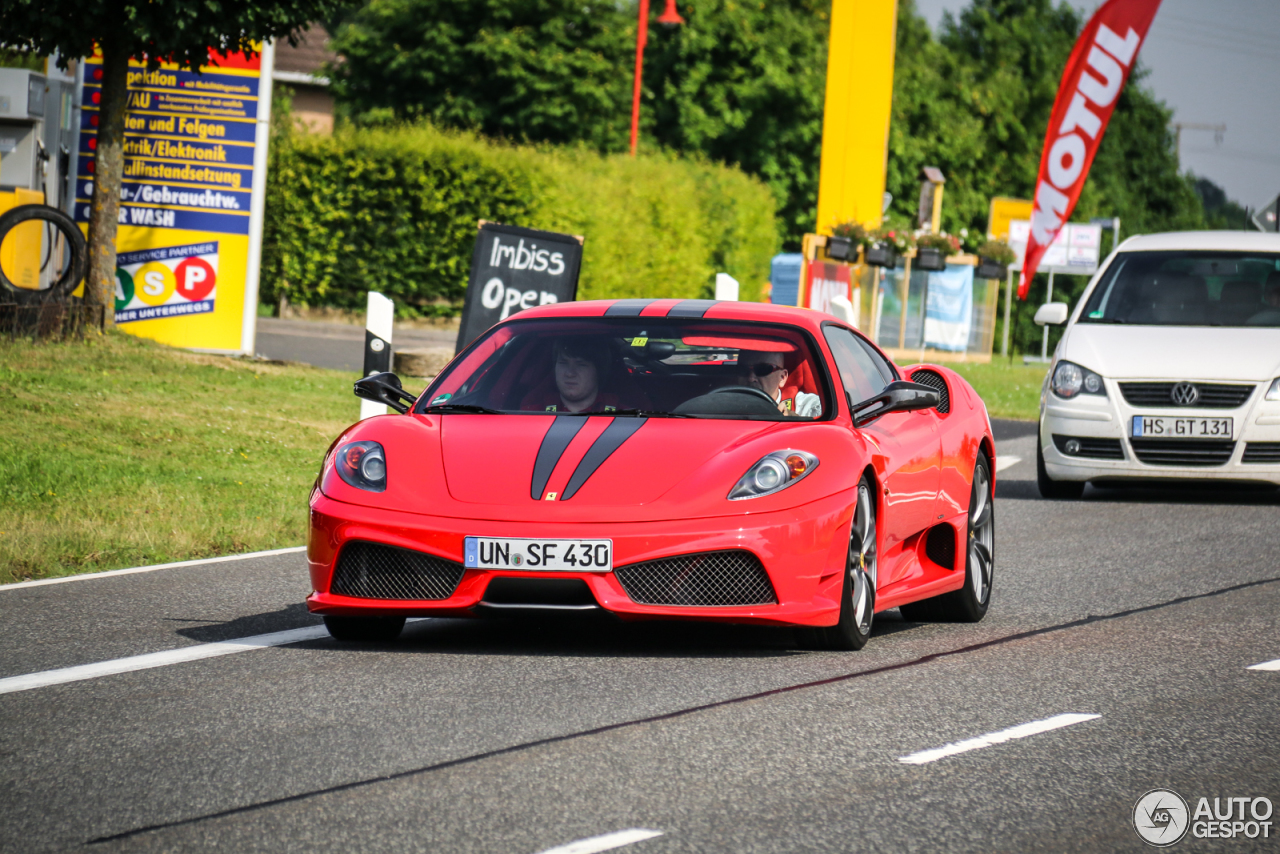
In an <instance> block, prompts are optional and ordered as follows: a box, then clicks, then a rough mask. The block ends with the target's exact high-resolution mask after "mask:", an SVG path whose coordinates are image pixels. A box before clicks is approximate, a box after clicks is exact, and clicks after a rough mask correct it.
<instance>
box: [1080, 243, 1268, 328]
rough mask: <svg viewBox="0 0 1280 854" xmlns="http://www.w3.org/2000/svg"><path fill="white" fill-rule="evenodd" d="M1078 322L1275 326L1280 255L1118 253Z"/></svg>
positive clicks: (1249, 253)
mask: <svg viewBox="0 0 1280 854" xmlns="http://www.w3.org/2000/svg"><path fill="white" fill-rule="evenodd" d="M1079 322H1080V323H1128V324H1134V325H1138V326H1280V255H1276V254H1272V253H1265V252H1126V253H1122V254H1120V255H1118V256H1117V257H1116V259H1115V261H1114V262H1113V263H1112V264H1111V266H1110V267H1109V268H1107V271H1106V273H1105V274H1104V275H1103V278H1102V280H1101V281H1099V282H1098V286H1097V287H1096V288H1094V290H1093V294H1092V295H1091V296H1090V297H1089V302H1088V304H1086V305H1085V307H1084V311H1083V312H1082V313H1081V315H1080V321H1079Z"/></svg>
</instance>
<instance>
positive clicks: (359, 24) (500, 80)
mask: <svg viewBox="0 0 1280 854" xmlns="http://www.w3.org/2000/svg"><path fill="white" fill-rule="evenodd" d="M634 43H635V23H634V21H633V20H632V21H629V20H628V19H627V18H626V16H625V15H622V14H620V13H619V11H618V9H617V7H616V6H615V5H614V4H613V3H612V2H609V0H373V2H371V3H369V4H368V5H366V6H364V7H362V8H361V9H360V10H359V11H358V12H356V13H354V14H353V15H352V16H351V18H350V19H349V20H348V21H346V22H345V24H343V25H342V26H340V27H339V28H338V29H337V32H336V33H335V35H334V39H333V42H332V47H333V48H334V50H336V51H337V52H338V53H340V54H341V55H342V61H341V62H340V63H338V64H336V65H335V67H334V68H333V69H332V77H333V81H334V84H333V85H334V93H335V94H336V95H337V97H338V98H339V99H340V100H341V101H342V102H343V103H344V104H345V106H346V109H347V110H349V112H350V113H351V116H352V118H354V119H356V120H357V121H359V122H364V123H376V122H378V121H379V120H382V119H396V120H404V119H409V120H412V119H419V118H425V119H429V120H430V121H431V122H432V123H434V124H436V125H439V126H442V127H452V128H462V129H465V130H475V131H479V132H481V133H483V134H485V135H487V136H492V137H507V138H512V139H515V140H517V141H534V142H553V143H572V142H585V143H587V144H588V145H590V146H592V147H594V148H596V149H597V150H599V151H602V152H609V151H623V150H625V148H626V145H627V129H628V127H629V124H628V123H629V121H630V111H629V104H630V83H629V80H628V78H627V77H626V75H625V74H623V73H621V72H622V68H623V67H624V66H625V59H624V58H625V56H626V53H627V51H628V50H629V49H633V48H629V46H630V45H634Z"/></svg>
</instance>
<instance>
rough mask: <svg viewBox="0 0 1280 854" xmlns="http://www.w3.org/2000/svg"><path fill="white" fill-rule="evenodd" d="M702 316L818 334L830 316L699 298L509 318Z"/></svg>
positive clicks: (565, 307)
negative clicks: (789, 326) (782, 324)
mask: <svg viewBox="0 0 1280 854" xmlns="http://www.w3.org/2000/svg"><path fill="white" fill-rule="evenodd" d="M605 316H608V317H706V318H707V319H709V320H754V321H757V322H770V323H786V324H789V325H792V326H802V327H804V328H806V329H808V330H810V331H812V332H819V331H820V326H821V324H822V322H823V321H826V320H835V318H834V317H832V316H831V315H828V314H824V313H822V312H817V311H812V310H810V309H807V308H796V307H794V306H789V305H771V304H769V303H759V302H731V301H727V300H701V299H696V300H695V299H688V300H677V299H610V300H583V301H580V302H561V303H552V304H549V305H540V306H536V307H534V308H528V309H525V310H524V311H522V312H520V313H519V314H515V315H512V316H511V318H508V320H510V319H512V318H520V319H522V320H525V319H532V318H535V317H605Z"/></svg>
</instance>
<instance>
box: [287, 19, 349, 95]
mask: <svg viewBox="0 0 1280 854" xmlns="http://www.w3.org/2000/svg"><path fill="white" fill-rule="evenodd" d="M336 58H337V54H335V53H334V52H333V51H332V50H330V49H329V33H328V31H326V30H325V28H324V27H322V26H320V25H319V24H312V25H311V26H309V27H307V28H306V29H305V30H303V31H302V32H301V33H300V34H299V37H298V46H297V47H294V46H293V45H291V44H289V42H288V40H287V39H281V40H280V41H278V42H276V60H275V70H276V71H277V72H284V73H285V74H287V75H288V76H289V77H290V78H293V77H294V76H295V75H309V76H312V77H323V76H324V66H325V65H326V64H327V63H329V62H331V61H333V60H334V59H336ZM317 82H319V81H317ZM325 82H328V81H325Z"/></svg>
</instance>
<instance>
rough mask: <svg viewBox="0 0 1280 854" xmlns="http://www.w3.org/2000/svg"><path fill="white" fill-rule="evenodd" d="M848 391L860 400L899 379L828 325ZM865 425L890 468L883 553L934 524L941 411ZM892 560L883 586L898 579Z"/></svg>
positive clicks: (900, 414) (884, 497) (861, 345)
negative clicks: (939, 412)
mask: <svg viewBox="0 0 1280 854" xmlns="http://www.w3.org/2000/svg"><path fill="white" fill-rule="evenodd" d="M825 334H826V338H827V343H828V345H830V347H831V353H832V355H833V356H834V357H835V360H836V368H837V370H838V371H839V373H840V379H841V381H842V382H843V384H844V387H845V391H846V392H848V394H849V396H850V397H851V398H852V399H853V403H855V404H857V403H860V402H862V401H863V400H867V399H868V398H871V397H873V396H875V395H876V394H878V393H879V392H880V391H882V390H883V389H884V387H885V386H886V385H888V384H889V383H890V382H892V381H893V380H895V379H897V376H896V372H895V371H893V369H892V367H890V366H889V365H888V364H887V363H885V361H884V359H883V357H882V356H881V355H880V354H879V353H877V352H876V351H875V350H874V349H873V348H872V347H870V346H868V345H867V344H865V343H864V342H863V341H862V340H861V339H860V338H858V336H856V335H854V334H853V333H852V332H850V331H849V330H847V329H844V328H842V327H839V326H828V327H826V329H825ZM857 429H860V430H861V431H862V433H863V435H864V436H865V437H866V438H867V439H868V441H870V442H871V444H872V445H873V446H874V447H875V448H876V449H877V450H878V452H879V454H878V455H879V456H880V458H881V461H882V465H883V468H882V471H883V472H884V483H882V484H881V492H882V503H881V507H883V508H884V512H883V513H882V514H881V518H880V530H881V531H882V532H883V533H882V535H881V542H880V548H881V550H882V551H881V554H887V553H888V552H889V551H890V550H892V549H894V548H896V547H897V546H898V545H899V544H900V543H901V542H902V541H903V540H905V539H907V538H908V537H910V536H912V535H914V534H917V533H919V532H920V531H923V530H924V529H925V528H928V527H929V526H930V525H932V524H934V521H935V519H934V517H935V515H936V509H935V508H936V506H937V503H938V488H939V484H940V477H941V475H940V472H941V466H942V444H941V441H940V439H939V436H938V424H937V413H936V412H934V411H933V410H932V409H924V410H918V411H916V412H891V413H889V414H888V415H883V416H881V417H880V418H878V419H876V420H875V421H873V422H871V423H870V424H867V425H866V426H864V427H861V428H857ZM892 566H893V563H892V562H888V561H885V562H882V564H881V571H882V573H883V574H882V575H881V577H880V578H879V579H877V581H878V584H879V586H881V587H883V586H884V585H886V584H889V583H892V582H893V581H895V580H896V579H895V578H893V577H892V575H893V571H892Z"/></svg>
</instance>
